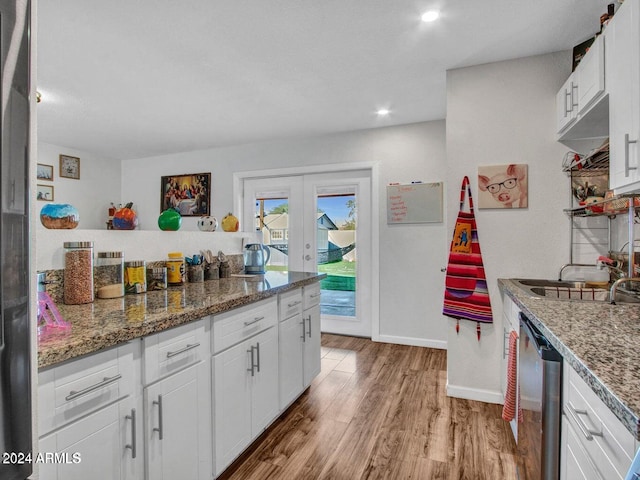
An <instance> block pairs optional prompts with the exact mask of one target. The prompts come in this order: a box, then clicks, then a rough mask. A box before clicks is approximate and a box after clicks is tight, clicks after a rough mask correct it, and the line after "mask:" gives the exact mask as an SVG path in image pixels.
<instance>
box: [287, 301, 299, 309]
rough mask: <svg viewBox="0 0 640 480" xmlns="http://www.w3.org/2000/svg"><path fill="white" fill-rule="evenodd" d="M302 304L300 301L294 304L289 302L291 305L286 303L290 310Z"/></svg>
mask: <svg viewBox="0 0 640 480" xmlns="http://www.w3.org/2000/svg"><path fill="white" fill-rule="evenodd" d="M301 303H302V302H301V301H300V300H297V301H295V302H291V303H287V307H289V308H292V307H295V306H296V305H300V304H301Z"/></svg>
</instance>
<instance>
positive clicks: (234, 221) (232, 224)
mask: <svg viewBox="0 0 640 480" xmlns="http://www.w3.org/2000/svg"><path fill="white" fill-rule="evenodd" d="M220 223H221V225H222V229H223V230H224V231H225V232H237V231H238V230H239V229H240V222H239V221H238V218H237V217H236V216H235V215H233V213H231V212H229V213H228V214H227V215H225V217H224V218H223V219H222V222H220Z"/></svg>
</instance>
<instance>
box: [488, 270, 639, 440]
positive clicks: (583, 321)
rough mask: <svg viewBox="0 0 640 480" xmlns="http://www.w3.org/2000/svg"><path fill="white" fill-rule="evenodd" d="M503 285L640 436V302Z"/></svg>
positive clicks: (502, 282) (503, 282)
mask: <svg viewBox="0 0 640 480" xmlns="http://www.w3.org/2000/svg"><path fill="white" fill-rule="evenodd" d="M498 284H499V286H500V288H501V289H502V290H503V291H504V292H505V293H506V294H507V295H508V296H509V297H511V298H512V299H513V300H514V301H515V303H516V304H517V305H518V306H519V307H520V309H521V310H522V312H523V313H524V314H525V315H526V316H527V317H529V318H530V319H531V320H532V321H533V323H534V324H535V325H536V326H537V327H539V329H540V331H541V332H542V333H543V334H544V335H545V336H546V337H547V339H548V340H549V341H550V342H551V344H552V345H553V346H554V347H555V348H556V349H557V350H558V351H559V352H560V354H561V355H562V356H563V357H564V361H565V362H566V363H568V364H569V365H571V367H573V369H574V370H576V371H577V372H578V374H579V375H580V376H581V377H582V378H583V379H584V380H585V382H586V383H587V384H588V385H589V386H590V387H591V388H592V390H593V391H594V392H595V393H596V395H597V396H598V397H599V398H600V399H601V400H602V401H603V402H604V403H605V404H606V405H607V406H608V407H609V408H610V409H611V411H612V412H613V413H614V414H615V415H616V417H618V419H620V421H621V422H622V423H623V424H624V425H625V426H626V427H627V429H628V430H629V431H630V432H631V433H632V434H633V436H634V437H635V438H636V440H640V356H638V345H639V340H640V304H620V305H611V304H609V303H608V302H598V301H595V302H594V301H591V302H590V301H580V300H558V299H545V298H544V297H542V298H539V297H534V296H531V295H530V294H529V293H527V292H526V291H525V290H523V289H522V288H520V287H519V286H518V284H517V283H516V282H514V281H512V280H509V279H499V280H498Z"/></svg>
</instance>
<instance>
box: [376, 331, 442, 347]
mask: <svg viewBox="0 0 640 480" xmlns="http://www.w3.org/2000/svg"><path fill="white" fill-rule="evenodd" d="M373 340H374V341H375V342H382V343H397V344H398V345H411V346H413V347H427V348H437V349H438V350H446V349H447V342H446V341H445V340H429V339H424V338H415V337H396V336H394V335H378V336H377V337H376V338H374V339H373Z"/></svg>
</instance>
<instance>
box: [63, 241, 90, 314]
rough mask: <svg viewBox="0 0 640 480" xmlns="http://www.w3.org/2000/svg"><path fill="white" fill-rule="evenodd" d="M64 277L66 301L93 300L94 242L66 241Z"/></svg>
mask: <svg viewBox="0 0 640 480" xmlns="http://www.w3.org/2000/svg"><path fill="white" fill-rule="evenodd" d="M63 278H64V286H63V300H64V303H66V304H67V305H79V304H82V303H91V302H93V242H64V275H63Z"/></svg>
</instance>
